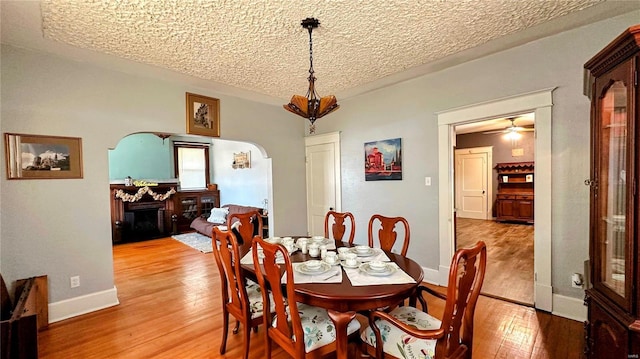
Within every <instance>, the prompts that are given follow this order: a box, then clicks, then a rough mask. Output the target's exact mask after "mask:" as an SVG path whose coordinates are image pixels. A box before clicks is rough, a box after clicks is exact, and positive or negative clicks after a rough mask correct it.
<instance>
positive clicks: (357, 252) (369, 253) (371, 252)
mask: <svg viewBox="0 0 640 359" xmlns="http://www.w3.org/2000/svg"><path fill="white" fill-rule="evenodd" d="M351 253H355V254H357V255H358V257H370V256H372V255H374V254H376V251H375V250H374V249H373V248H369V250H368V251H366V252H359V251H357V250H356V248H355V247H353V248H351Z"/></svg>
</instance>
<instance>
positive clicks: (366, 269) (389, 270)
mask: <svg viewBox="0 0 640 359" xmlns="http://www.w3.org/2000/svg"><path fill="white" fill-rule="evenodd" d="M358 268H360V270H361V271H362V272H364V273H366V274H368V275H372V276H376V277H386V276H389V275H392V274H393V273H395V271H396V267H394V266H393V265H391V264H387V265H386V269H385V270H372V269H371V267H369V263H362V264H361V265H360V267H358Z"/></svg>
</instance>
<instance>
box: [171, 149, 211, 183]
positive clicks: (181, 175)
mask: <svg viewBox="0 0 640 359" xmlns="http://www.w3.org/2000/svg"><path fill="white" fill-rule="evenodd" d="M174 158H175V171H176V176H177V177H178V179H179V180H180V189H182V190H190V189H203V188H206V187H207V183H208V182H209V145H207V144H197V143H182V142H176V143H174Z"/></svg>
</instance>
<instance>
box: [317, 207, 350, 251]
mask: <svg viewBox="0 0 640 359" xmlns="http://www.w3.org/2000/svg"><path fill="white" fill-rule="evenodd" d="M345 220H347V222H348V223H347V225H348V226H349V228H350V230H349V244H353V239H354V237H355V235H356V221H355V219H354V217H353V214H352V213H351V212H336V211H329V212H327V214H326V215H325V216H324V237H325V238H332V237H333V240H336V241H342V239H343V238H344V235H345V233H346V231H347V225H345ZM329 224H331V232H329ZM330 235H331V236H330Z"/></svg>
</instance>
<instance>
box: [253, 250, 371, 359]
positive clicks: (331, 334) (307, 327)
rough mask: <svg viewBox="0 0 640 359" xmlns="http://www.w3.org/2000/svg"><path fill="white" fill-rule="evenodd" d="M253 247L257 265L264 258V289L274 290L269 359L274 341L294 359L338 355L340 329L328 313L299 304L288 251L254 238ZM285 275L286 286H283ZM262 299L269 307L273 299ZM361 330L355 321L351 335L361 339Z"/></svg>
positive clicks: (268, 334) (267, 320)
mask: <svg viewBox="0 0 640 359" xmlns="http://www.w3.org/2000/svg"><path fill="white" fill-rule="evenodd" d="M252 248H253V262H254V263H259V262H258V261H259V258H260V257H262V266H260V265H256V267H255V268H256V276H257V277H258V283H259V284H260V287H261V288H262V290H265V288H271V294H272V296H273V302H274V303H275V316H272V314H271V313H268V312H267V313H265V323H268V324H265V352H266V353H265V354H266V357H267V358H271V344H272V341H274V342H276V344H278V345H279V346H280V347H281V348H282V349H284V351H286V352H287V353H289V355H291V356H292V357H294V358H320V357H323V356H325V355H327V354H329V353H331V352H334V351H335V350H336V343H335V335H336V330H335V325H334V324H333V321H332V320H331V318H329V315H328V313H327V310H326V309H323V308H319V307H314V306H310V305H307V304H303V303H296V301H295V296H296V295H295V289H294V282H293V280H294V279H293V267H292V264H291V260H290V259H289V253H288V252H287V250H286V248H285V247H284V246H282V245H281V244H272V243H269V242H266V241H264V240H263V239H262V238H258V237H256V238H254V240H253V247H252ZM259 253H262V255H260V254H259ZM276 258H278V259H279V261H282V259H281V258H284V264H283V265H282V264H279V263H278V262H276ZM283 275H284V276H285V277H286V284H285V285H281V281H282V278H283ZM263 293H266V292H263ZM262 297H263V301H264V303H265V305H267V303H269V304H270V302H271V299H270V298H269V296H267V295H263V296H262ZM359 329H360V323H359V322H358V321H357V320H356V319H353V320H352V321H351V322H350V323H349V324H348V326H347V333H348V335H349V336H350V337H353V338H356V339H357V335H358V334H359V333H358V330H359Z"/></svg>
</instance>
